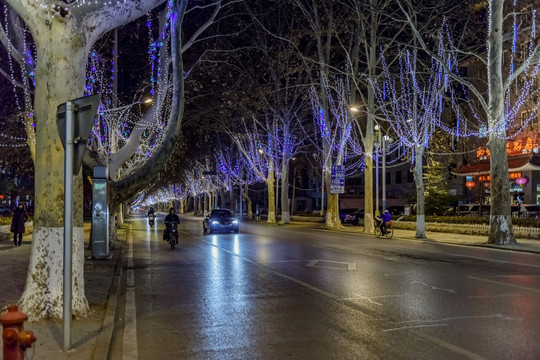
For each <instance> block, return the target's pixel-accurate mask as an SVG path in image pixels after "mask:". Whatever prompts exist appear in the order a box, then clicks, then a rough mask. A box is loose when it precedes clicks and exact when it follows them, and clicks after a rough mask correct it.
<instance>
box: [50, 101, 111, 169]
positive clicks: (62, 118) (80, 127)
mask: <svg viewBox="0 0 540 360" xmlns="http://www.w3.org/2000/svg"><path fill="white" fill-rule="evenodd" d="M99 99H100V94H94V95H90V96H85V97H82V98H78V99H75V100H71V103H73V108H74V111H73V113H74V114H73V115H74V120H73V139H70V140H73V142H74V148H73V175H77V174H79V171H80V170H81V165H82V159H83V157H84V153H85V151H86V142H87V140H88V138H89V137H90V131H91V130H92V127H93V126H94V118H95V116H96V112H97V108H98V106H99ZM56 125H57V127H58V134H59V135H60V139H61V140H62V145H63V146H64V149H65V148H66V103H63V104H61V105H58V108H57V109H56Z"/></svg>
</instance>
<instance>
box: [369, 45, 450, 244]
mask: <svg viewBox="0 0 540 360" xmlns="http://www.w3.org/2000/svg"><path fill="white" fill-rule="evenodd" d="M418 56H419V55H418V53H417V51H416V50H414V49H413V50H409V49H399V50H398V54H397V58H398V61H397V66H396V68H395V69H390V67H389V66H388V65H387V62H386V57H385V56H384V55H383V57H382V65H383V72H384V79H383V80H382V81H380V82H378V83H377V82H373V83H372V86H373V87H374V89H375V90H376V95H377V100H378V101H379V103H380V105H381V110H382V112H383V114H384V116H385V117H386V120H387V122H388V123H389V124H390V126H391V127H392V129H393V131H394V133H395V134H396V137H397V138H398V139H399V141H400V142H401V144H402V145H403V146H405V147H407V148H410V149H411V151H412V163H413V164H414V167H413V174H414V182H415V185H416V237H417V238H422V239H424V238H425V237H426V227H425V212H424V202H425V187H424V176H423V171H422V168H423V158H424V150H425V148H426V147H427V146H428V144H429V140H430V136H431V134H432V133H433V131H434V130H435V128H436V126H437V125H438V124H439V122H440V118H441V114H442V112H443V101H442V96H443V93H444V92H445V88H448V82H449V79H448V77H447V75H446V74H445V72H444V69H443V67H442V66H441V65H440V63H438V62H437V61H433V60H432V61H431V66H430V67H429V68H426V67H423V66H422V61H420V59H418Z"/></svg>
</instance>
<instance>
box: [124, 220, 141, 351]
mask: <svg viewBox="0 0 540 360" xmlns="http://www.w3.org/2000/svg"><path fill="white" fill-rule="evenodd" d="M128 267H130V269H129V270H128V271H127V286H128V287H127V290H126V308H125V314H124V319H125V325H124V337H123V341H122V359H123V360H136V359H138V358H139V350H138V347H137V309H136V307H135V274H134V272H133V269H132V268H133V234H132V232H131V225H130V231H129V235H128Z"/></svg>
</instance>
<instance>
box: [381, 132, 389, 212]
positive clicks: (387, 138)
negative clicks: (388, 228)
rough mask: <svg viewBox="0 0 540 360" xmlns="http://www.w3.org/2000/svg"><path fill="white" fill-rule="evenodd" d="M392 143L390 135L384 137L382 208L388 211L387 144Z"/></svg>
mask: <svg viewBox="0 0 540 360" xmlns="http://www.w3.org/2000/svg"><path fill="white" fill-rule="evenodd" d="M388 141H390V137H389V136H388V135H384V136H383V143H382V156H383V159H382V207H383V209H386V143H387V142H388Z"/></svg>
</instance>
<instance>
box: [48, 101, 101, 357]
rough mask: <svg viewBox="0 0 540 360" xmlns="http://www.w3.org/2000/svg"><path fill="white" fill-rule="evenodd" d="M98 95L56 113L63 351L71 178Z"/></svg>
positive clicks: (67, 330) (67, 335) (67, 342)
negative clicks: (60, 179) (61, 228)
mask: <svg viewBox="0 0 540 360" xmlns="http://www.w3.org/2000/svg"><path fill="white" fill-rule="evenodd" d="M99 97H100V96H99V94H96V95H91V96H86V97H82V98H79V99H75V100H71V101H68V102H66V103H64V104H62V105H59V106H58V108H57V110H56V124H57V126H58V133H59V134H60V139H61V140H62V145H64V150H65V153H64V253H63V255H64V256H63V260H64V271H63V302H64V304H63V312H62V316H63V319H62V320H63V321H62V333H63V338H64V339H63V349H64V351H68V350H70V349H71V305H72V301H71V297H72V292H73V291H72V285H73V282H72V274H73V262H72V260H73V259H72V258H73V248H72V240H73V175H77V174H79V172H80V169H81V165H82V159H83V156H84V152H85V151H86V141H87V140H88V138H89V137H90V130H92V126H93V125H94V121H93V120H94V117H95V115H96V111H97V108H98V105H99Z"/></svg>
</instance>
